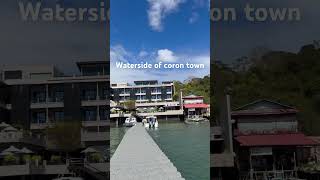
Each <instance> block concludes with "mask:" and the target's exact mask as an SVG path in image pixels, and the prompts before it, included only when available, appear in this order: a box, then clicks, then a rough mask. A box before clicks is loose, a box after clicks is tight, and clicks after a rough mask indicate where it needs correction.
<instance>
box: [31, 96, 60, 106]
mask: <svg viewBox="0 0 320 180" xmlns="http://www.w3.org/2000/svg"><path fill="white" fill-rule="evenodd" d="M63 107H64V99H63V98H60V97H49V98H47V99H45V100H36V99H33V100H31V106H30V108H31V109H39V108H63Z"/></svg>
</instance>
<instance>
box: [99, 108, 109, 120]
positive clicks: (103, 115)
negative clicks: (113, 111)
mask: <svg viewBox="0 0 320 180" xmlns="http://www.w3.org/2000/svg"><path fill="white" fill-rule="evenodd" d="M108 117H109V115H108V111H107V108H106V107H100V120H101V121H105V120H107V119H108Z"/></svg>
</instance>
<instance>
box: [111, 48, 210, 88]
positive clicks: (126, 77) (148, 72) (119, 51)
mask: <svg viewBox="0 0 320 180" xmlns="http://www.w3.org/2000/svg"><path fill="white" fill-rule="evenodd" d="M141 52H143V51H140V52H137V53H132V52H129V51H128V50H127V49H125V48H124V47H123V46H122V45H116V46H111V48H110V57H111V62H110V64H111V68H110V77H111V78H110V80H111V82H112V83H120V82H129V83H132V82H133V81H135V80H148V79H155V80H160V81H172V80H178V81H184V80H186V79H187V78H188V77H191V76H193V77H203V76H206V75H208V74H209V73H210V56H209V55H206V54H190V55H189V54H177V55H176V54H174V53H173V52H172V51H170V50H168V49H161V50H158V51H156V52H153V51H144V53H142V54H146V56H145V57H144V58H145V59H146V61H147V62H149V63H156V62H157V61H159V58H160V57H162V59H166V60H167V61H165V62H166V63H172V62H173V61H172V60H173V59H174V60H177V59H179V61H180V62H179V63H187V62H188V63H193V64H204V65H205V68H204V69H199V70H195V69H169V70H163V69H120V68H117V67H116V62H119V61H121V62H129V63H134V62H140V61H139V60H138V59H140V57H139V55H140V54H141ZM159 54H160V56H159ZM168 60H171V61H168Z"/></svg>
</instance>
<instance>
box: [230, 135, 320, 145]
mask: <svg viewBox="0 0 320 180" xmlns="http://www.w3.org/2000/svg"><path fill="white" fill-rule="evenodd" d="M235 139H236V141H238V142H239V143H240V146H312V145H319V143H317V142H316V141H314V140H312V139H311V138H308V137H307V136H305V135H304V134H302V133H292V134H264V135H242V136H237V137H236V138H235Z"/></svg>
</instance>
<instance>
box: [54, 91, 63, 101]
mask: <svg viewBox="0 0 320 180" xmlns="http://www.w3.org/2000/svg"><path fill="white" fill-rule="evenodd" d="M63 99H64V92H63V91H56V92H55V93H54V101H55V102H62V101H63Z"/></svg>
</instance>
